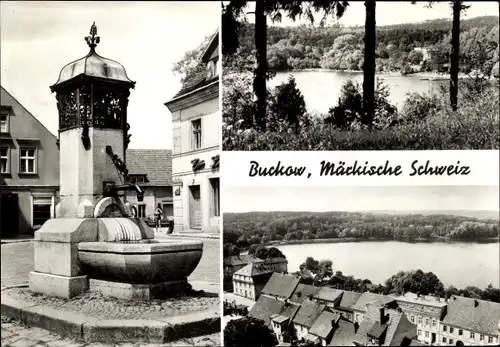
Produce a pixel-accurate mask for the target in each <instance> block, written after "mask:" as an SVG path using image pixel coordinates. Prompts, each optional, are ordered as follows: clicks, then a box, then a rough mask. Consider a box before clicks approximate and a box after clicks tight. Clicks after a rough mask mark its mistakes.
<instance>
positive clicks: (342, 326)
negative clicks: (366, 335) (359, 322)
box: [328, 317, 356, 346]
mask: <svg viewBox="0 0 500 347" xmlns="http://www.w3.org/2000/svg"><path fill="white" fill-rule="evenodd" d="M354 336H356V328H355V326H354V323H353V322H349V321H348V320H345V319H342V317H341V319H340V320H339V321H338V327H337V329H335V331H334V332H333V336H332V338H331V340H330V342H329V343H328V346H352V341H353V340H354Z"/></svg>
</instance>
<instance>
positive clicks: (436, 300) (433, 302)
mask: <svg viewBox="0 0 500 347" xmlns="http://www.w3.org/2000/svg"><path fill="white" fill-rule="evenodd" d="M392 297H393V298H394V299H396V300H398V301H404V302H408V303H413V304H422V305H428V306H434V307H444V306H446V301H445V300H444V299H441V298H440V297H436V296H432V295H420V294H415V293H411V292H408V293H405V294H404V295H399V296H394V295H393V296H392Z"/></svg>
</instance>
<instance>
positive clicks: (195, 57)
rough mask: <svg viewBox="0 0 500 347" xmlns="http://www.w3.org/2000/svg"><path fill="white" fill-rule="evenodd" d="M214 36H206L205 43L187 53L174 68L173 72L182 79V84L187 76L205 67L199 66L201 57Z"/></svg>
mask: <svg viewBox="0 0 500 347" xmlns="http://www.w3.org/2000/svg"><path fill="white" fill-rule="evenodd" d="M211 38H212V35H209V36H206V37H205V38H204V39H203V41H202V42H201V43H200V44H199V45H198V47H196V48H195V49H193V50H190V51H187V52H186V53H185V54H184V56H183V57H182V58H181V60H179V61H178V62H176V63H174V64H173V66H172V72H173V73H174V74H175V75H179V76H180V77H181V82H184V80H185V79H186V77H187V76H190V75H191V74H193V72H194V71H195V70H197V69H201V68H203V70H204V67H200V66H199V61H200V57H201V55H202V54H203V52H204V51H205V48H206V47H207V45H208V43H209V41H210V39H211Z"/></svg>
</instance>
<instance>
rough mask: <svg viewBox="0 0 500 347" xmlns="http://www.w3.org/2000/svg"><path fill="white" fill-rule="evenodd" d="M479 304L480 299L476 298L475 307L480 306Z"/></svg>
mask: <svg viewBox="0 0 500 347" xmlns="http://www.w3.org/2000/svg"><path fill="white" fill-rule="evenodd" d="M478 306H479V301H477V299H474V307H478Z"/></svg>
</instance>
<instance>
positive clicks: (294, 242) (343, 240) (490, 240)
mask: <svg viewBox="0 0 500 347" xmlns="http://www.w3.org/2000/svg"><path fill="white" fill-rule="evenodd" d="M391 241H397V242H406V243H449V244H454V243H498V242H499V239H498V238H496V237H492V238H485V239H481V240H474V241H470V240H450V239H445V238H439V239H436V238H416V239H412V240H409V239H400V240H395V239H393V238H387V239H380V238H374V237H367V238H356V237H345V238H335V239H311V240H289V241H271V242H268V243H265V244H261V246H266V247H275V246H288V245H306V244H314V243H322V244H324V243H353V242H391Z"/></svg>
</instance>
